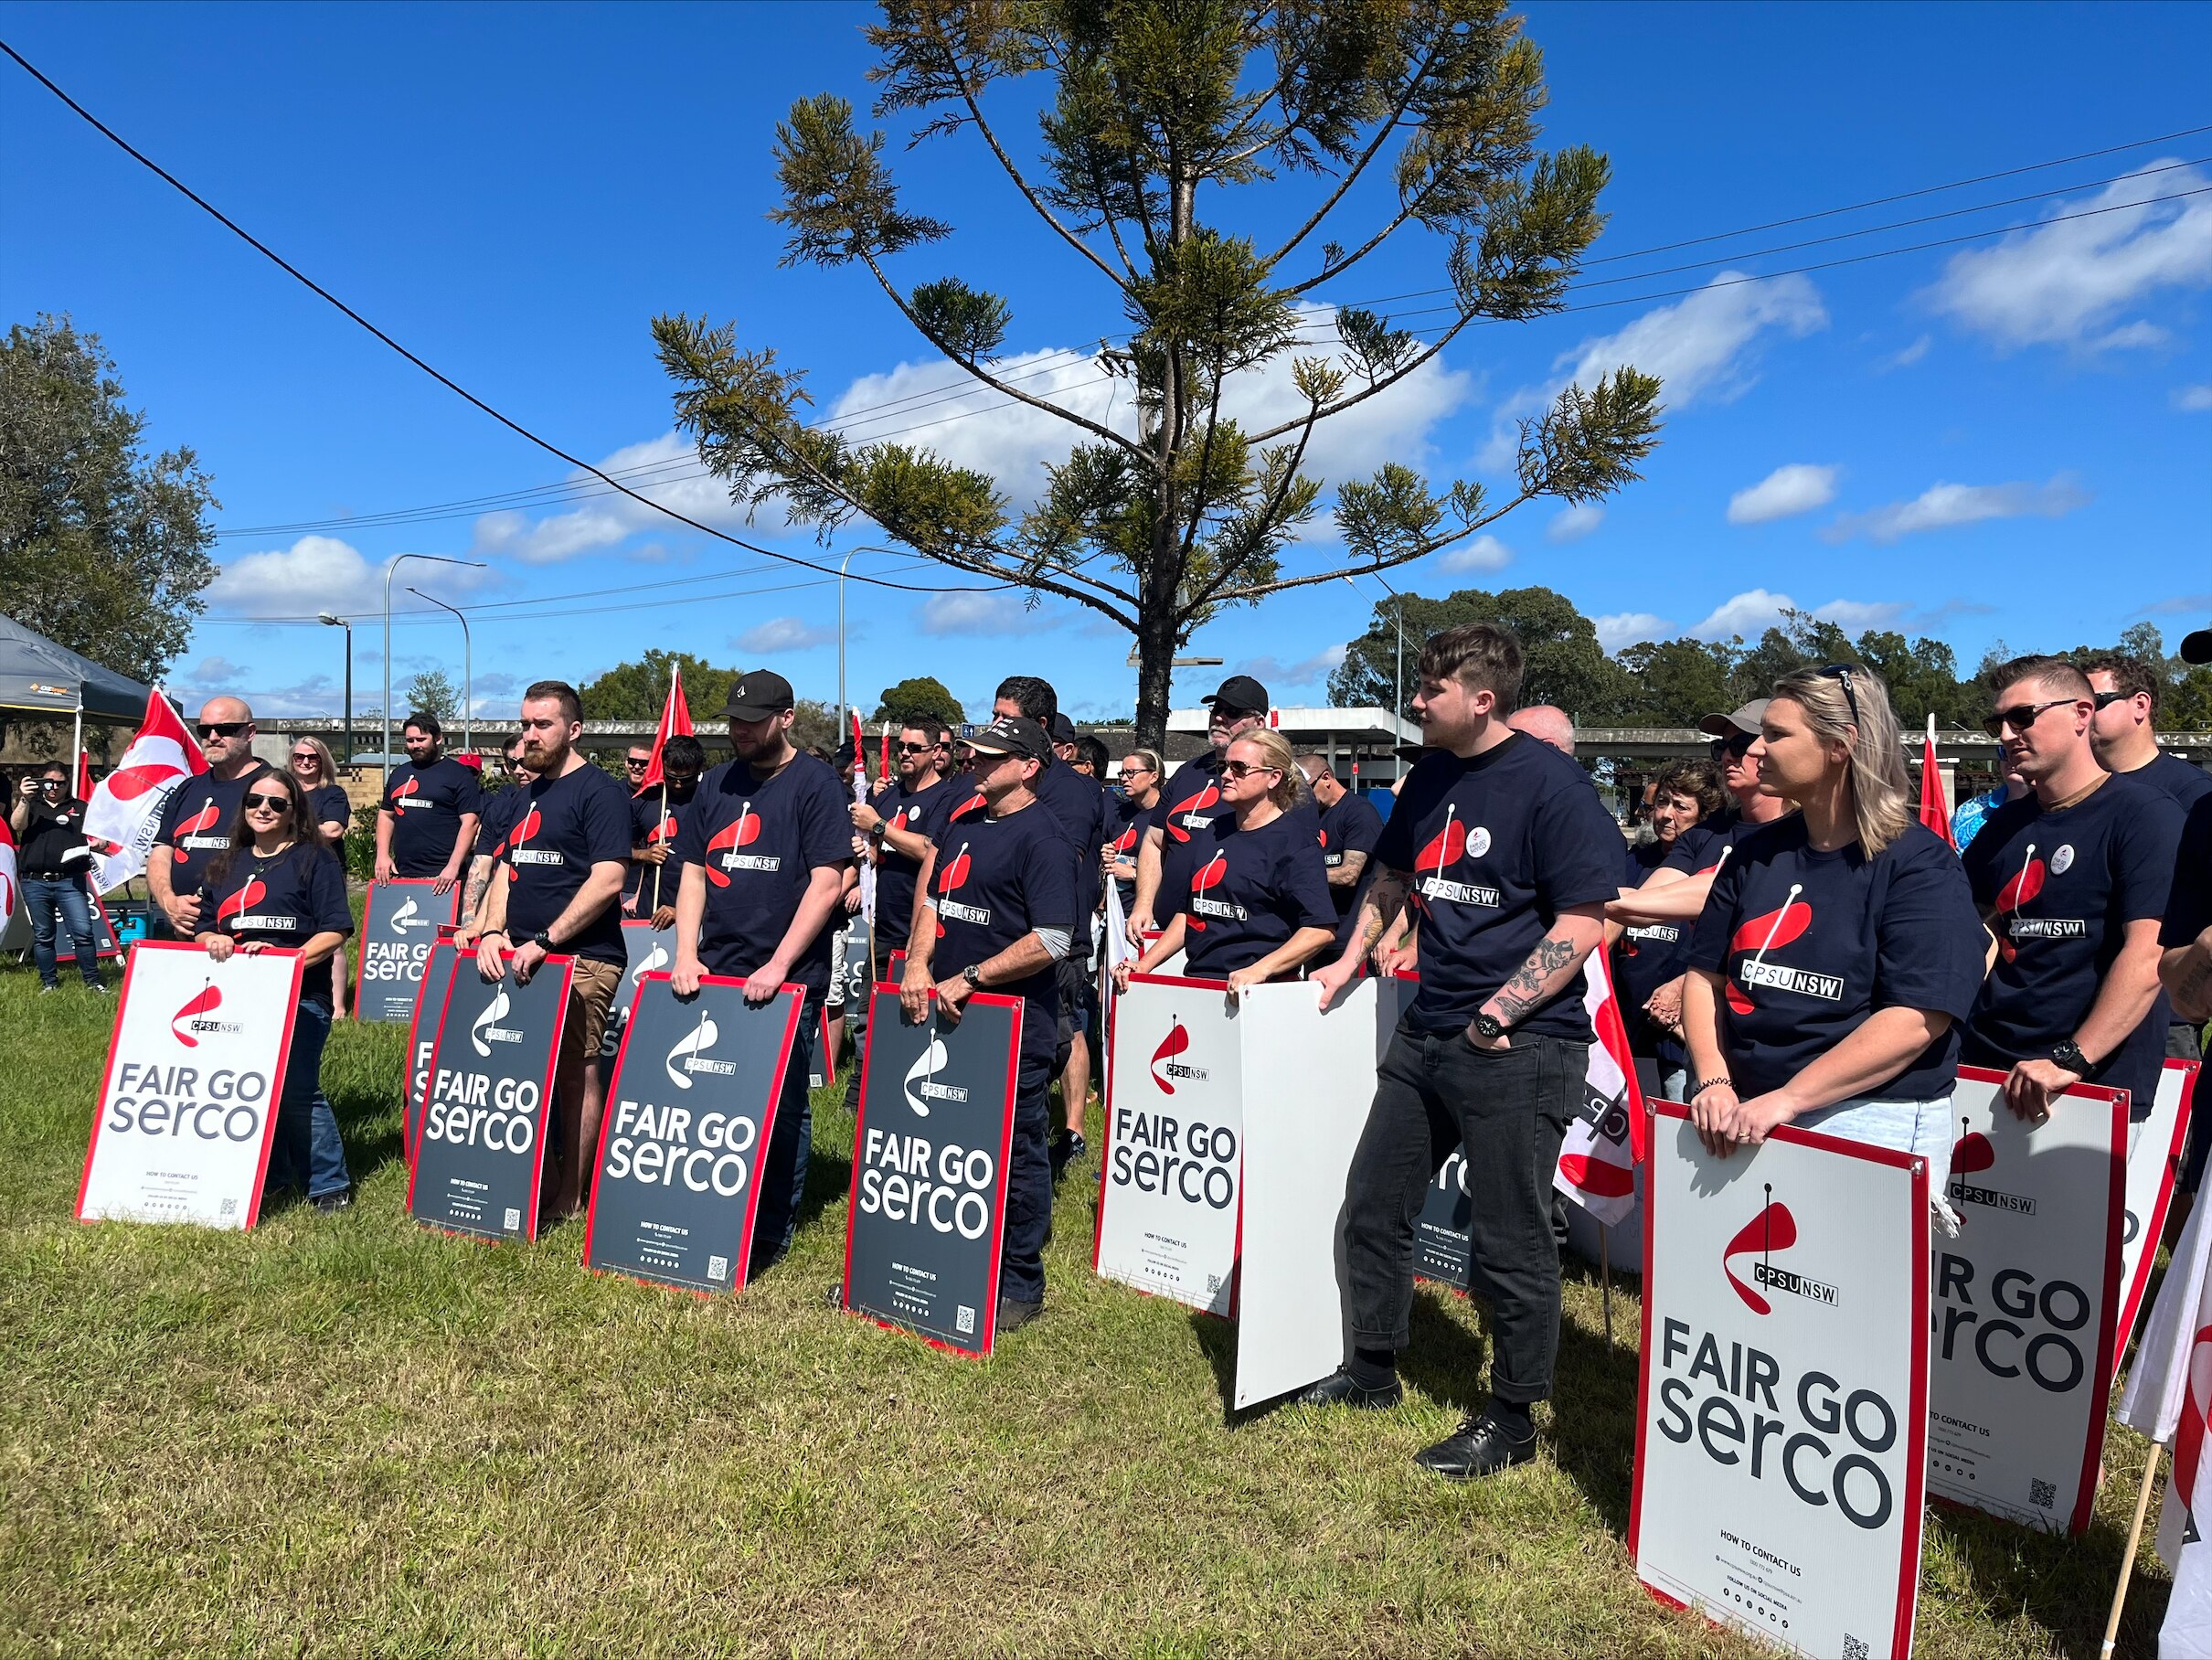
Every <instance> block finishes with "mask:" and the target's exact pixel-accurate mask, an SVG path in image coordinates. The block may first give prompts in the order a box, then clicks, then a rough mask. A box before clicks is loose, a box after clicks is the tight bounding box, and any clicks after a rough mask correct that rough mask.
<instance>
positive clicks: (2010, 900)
mask: <svg viewBox="0 0 2212 1660" xmlns="http://www.w3.org/2000/svg"><path fill="white" fill-rule="evenodd" d="M2044 876H2045V871H2044V868H2043V861H2042V860H2041V859H2030V860H2028V861H2027V865H2026V868H2024V869H2022V870H2021V871H2019V872H2018V873H2017V874H2016V875H2015V876H2014V877H2013V878H2012V879H2011V880H2009V881H2007V882H2006V883H2005V886H2004V887H2002V888H2000V889H1997V909H1998V910H2019V909H2020V907H2021V906H2023V905H2025V904H2026V903H2027V902H2028V900H2030V899H2034V898H2035V897H2036V896H2037V894H2039V893H2041V892H2042V891H2043V878H2044Z"/></svg>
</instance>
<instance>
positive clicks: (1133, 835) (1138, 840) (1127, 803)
mask: <svg viewBox="0 0 2212 1660" xmlns="http://www.w3.org/2000/svg"><path fill="white" fill-rule="evenodd" d="M1106 801H1107V806H1108V808H1109V809H1110V812H1111V816H1110V817H1109V818H1108V819H1107V821H1106V830H1107V840H1109V841H1111V843H1112V844H1113V856H1114V857H1115V858H1117V859H1126V860H1127V861H1128V862H1129V867H1130V868H1131V869H1135V868H1136V864H1137V855H1138V854H1139V853H1140V852H1142V851H1143V846H1144V833H1145V832H1146V831H1148V830H1150V829H1151V828H1152V827H1153V825H1155V824H1157V823H1158V822H1159V818H1160V808H1161V806H1162V804H1163V803H1164V797H1161V796H1154V798H1153V803H1152V805H1151V806H1149V807H1140V806H1138V805H1137V803H1134V802H1133V801H1131V800H1130V799H1129V797H1127V796H1126V795H1110V796H1108V797H1107V798H1106ZM1113 885H1114V889H1115V891H1116V892H1118V893H1119V894H1120V895H1121V896H1122V915H1123V916H1127V915H1128V914H1129V913H1130V911H1131V910H1134V909H1135V907H1136V902H1137V884H1136V881H1135V878H1122V877H1116V878H1114V879H1113Z"/></svg>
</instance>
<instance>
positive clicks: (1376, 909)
mask: <svg viewBox="0 0 2212 1660" xmlns="http://www.w3.org/2000/svg"><path fill="white" fill-rule="evenodd" d="M1412 890H1413V873H1412V872H1411V871H1410V870H1398V869H1395V868H1393V867H1390V866H1388V865H1383V866H1379V867H1377V869H1376V872H1375V879H1374V880H1373V881H1372V882H1369V883H1368V884H1367V897H1366V898H1365V899H1361V900H1360V902H1359V916H1358V918H1357V920H1355V921H1354V923H1353V925H1352V937H1351V939H1350V940H1349V941H1348V942H1346V943H1345V948H1344V954H1343V955H1342V956H1340V957H1338V958H1337V959H1336V961H1335V962H1334V963H1330V964H1329V965H1328V966H1327V967H1326V968H1324V969H1318V970H1316V971H1315V972H1314V973H1313V974H1310V975H1308V976H1307V978H1308V979H1310V980H1311V981H1312V982H1313V984H1315V985H1317V986H1319V987H1320V988H1321V1006H1322V1007H1323V1008H1324V1009H1325V1008H1327V1007H1328V1006H1329V1005H1330V1004H1332V1003H1334V1002H1335V1001H1336V999H1337V998H1338V996H1340V995H1342V994H1343V992H1344V988H1345V986H1347V985H1349V984H1351V983H1352V976H1353V975H1354V974H1357V973H1358V972H1359V965H1360V963H1362V962H1364V961H1365V960H1366V958H1367V953H1368V952H1370V951H1373V950H1374V949H1375V945H1376V942H1377V941H1378V940H1380V939H1381V938H1382V937H1383V935H1384V933H1385V932H1386V931H1388V929H1389V927H1390V925H1391V924H1392V923H1394V922H1396V921H1397V920H1398V912H1399V911H1400V910H1404V909H1405V904H1406V895H1407V894H1409V893H1410V892H1411V891H1412ZM1586 949H1587V948H1586ZM1578 961H1579V959H1578Z"/></svg>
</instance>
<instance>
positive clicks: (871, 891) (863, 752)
mask: <svg viewBox="0 0 2212 1660" xmlns="http://www.w3.org/2000/svg"><path fill="white" fill-rule="evenodd" d="M852 718H853V799H854V800H855V801H856V802H866V801H867V798H868V750H867V735H866V734H865V733H863V732H862V731H861V729H860V710H859V708H857V706H856V707H855V708H853V710H852ZM860 915H861V918H862V920H865V921H866V922H867V925H868V926H869V927H870V928H873V927H874V926H875V925H876V866H875V863H874V862H873V861H872V860H870V859H867V858H863V859H862V860H861V861H860Z"/></svg>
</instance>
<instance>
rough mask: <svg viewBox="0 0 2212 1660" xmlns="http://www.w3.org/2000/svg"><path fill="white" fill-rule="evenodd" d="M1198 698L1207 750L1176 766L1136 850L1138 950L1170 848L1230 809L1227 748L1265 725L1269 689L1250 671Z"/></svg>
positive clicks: (1133, 933) (1132, 930)
mask: <svg viewBox="0 0 2212 1660" xmlns="http://www.w3.org/2000/svg"><path fill="white" fill-rule="evenodd" d="M1198 701H1199V702H1201V703H1204V704H1206V705H1207V706H1208V712H1207V718H1206V741H1207V746H1208V747H1207V752H1206V753H1205V754H1203V755H1201V756H1199V757H1197V758H1196V760H1195V761H1185V762H1184V763H1183V764H1182V765H1181V766H1180V767H1178V768H1176V769H1175V775H1174V776H1173V777H1171V778H1170V779H1169V780H1168V781H1167V783H1166V786H1165V788H1164V789H1163V790H1162V791H1161V792H1160V803H1161V805H1160V810H1159V812H1158V813H1156V814H1154V816H1153V822H1152V825H1151V826H1150V828H1148V829H1147V830H1146V831H1145V832H1144V840H1143V843H1142V845H1140V846H1139V847H1138V848H1137V902H1136V904H1135V906H1134V907H1133V908H1132V910H1130V913H1129V941H1130V943H1131V944H1133V945H1134V946H1136V947H1137V949H1138V950H1140V951H1142V950H1143V948H1144V938H1143V936H1144V935H1146V934H1148V933H1150V932H1151V931H1153V929H1154V925H1155V924H1154V919H1153V912H1154V907H1155V905H1156V904H1157V903H1158V899H1159V894H1160V889H1161V884H1162V880H1163V878H1164V874H1165V870H1164V863H1163V861H1164V860H1165V858H1166V857H1167V854H1168V851H1169V849H1170V848H1173V847H1187V846H1190V844H1191V837H1192V835H1193V833H1194V832H1196V831H1199V830H1203V829H1205V828H1206V827H1207V825H1210V824H1212V823H1213V822H1214V820H1216V819H1217V818H1219V817H1220V816H1221V815H1222V814H1225V813H1227V812H1228V811H1229V808H1228V804H1227V803H1224V802H1223V801H1222V799H1221V763H1222V761H1223V760H1224V759H1225V758H1226V757H1227V756H1228V746H1229V745H1230V744H1232V743H1234V742H1236V741H1237V740H1238V739H1239V738H1241V737H1243V736H1244V735H1245V734H1246V733H1247V732H1249V731H1251V730H1252V729H1254V728H1255V727H1260V726H1265V725H1266V724H1267V712H1268V708H1269V707H1270V706H1269V704H1268V697H1267V687H1265V686H1261V685H1260V682H1258V681H1257V680H1255V679H1253V678H1252V677H1251V676H1250V675H1231V676H1229V677H1228V679H1226V680H1224V681H1223V682H1222V683H1221V685H1220V686H1219V687H1218V689H1216V690H1215V691H1213V692H1210V693H1208V694H1207V696H1206V697H1201V698H1200V699H1199V700H1198ZM1167 891H1168V892H1169V893H1180V892H1182V891H1184V885H1183V884H1181V883H1179V882H1171V883H1168V884H1167Z"/></svg>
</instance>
